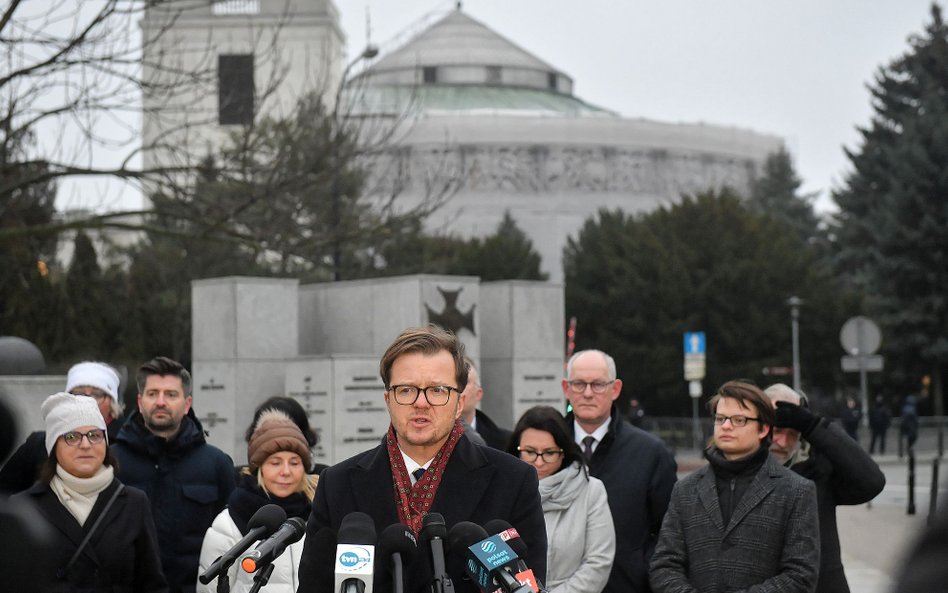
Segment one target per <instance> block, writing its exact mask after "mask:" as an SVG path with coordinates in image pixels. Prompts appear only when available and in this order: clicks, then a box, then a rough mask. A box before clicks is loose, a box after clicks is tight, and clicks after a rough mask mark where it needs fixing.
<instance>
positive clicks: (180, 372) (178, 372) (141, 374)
mask: <svg viewBox="0 0 948 593" xmlns="http://www.w3.org/2000/svg"><path fill="white" fill-rule="evenodd" d="M152 375H158V376H159V377H167V376H172V377H180V378H181V388H182V389H184V395H185V396H189V395H191V373H189V372H188V369H186V368H184V367H183V366H181V363H180V362H178V361H176V360H171V359H170V358H167V357H165V356H156V357H155V358H152V359H151V360H149V361H148V362H146V363H145V364H143V365H142V366H140V367H138V375H137V376H136V378H135V379H136V383H137V384H138V393H144V392H145V381H147V380H148V377H151V376H152Z"/></svg>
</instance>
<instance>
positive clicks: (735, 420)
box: [714, 414, 760, 428]
mask: <svg viewBox="0 0 948 593" xmlns="http://www.w3.org/2000/svg"><path fill="white" fill-rule="evenodd" d="M726 420H730V421H731V426H733V427H734V428H741V427H742V426H744V425H746V424H747V422H748V421H749V420H753V421H755V422H760V418H752V417H750V416H741V415H736V416H725V415H724V414H715V415H714V423H715V424H717V425H718V426H721V425H723V424H724V422H725V421H726Z"/></svg>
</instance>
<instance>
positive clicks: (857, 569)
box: [678, 452, 948, 593]
mask: <svg viewBox="0 0 948 593" xmlns="http://www.w3.org/2000/svg"><path fill="white" fill-rule="evenodd" d="M678 461H679V475H684V474H686V473H688V472H690V471H693V470H694V469H695V468H696V467H699V466H700V465H701V464H702V461H701V460H700V458H699V457H698V456H697V455H696V454H695V453H693V452H680V453H679V455H678ZM877 462H878V463H879V467H881V468H882V471H883V472H884V473H885V475H886V487H885V489H884V490H883V491H882V493H881V494H880V495H879V496H877V497H876V499H875V500H874V501H873V502H871V503H868V504H863V505H859V506H853V507H839V508H838V509H837V521H838V523H839V537H840V545H841V547H842V552H843V565H844V567H845V569H846V577H847V579H848V580H849V586H850V588H851V590H852V593H890V588H891V585H892V579H894V578H895V575H896V573H897V570H898V567H899V566H900V565H901V561H902V557H903V555H904V554H906V553H907V551H908V548H909V546H910V545H911V543H912V541H913V540H914V539H915V537H916V536H917V535H918V534H919V533H920V532H921V530H922V529H924V527H925V523H926V519H927V516H928V507H929V499H930V492H931V489H930V485H931V477H932V455H930V454H929V455H927V456H922V457H920V458H919V459H918V460H917V463H916V468H915V472H916V474H915V488H914V492H915V514H914V515H910V514H908V513H907V508H908V493H909V488H908V471H907V460H905V459H901V460H900V459H898V457H896V456H895V455H889V456H885V457H879V458H877ZM940 469H941V473H940V476H941V479H940V482H941V483H945V479H944V478H945V476H946V474H948V463H942V464H941V466H940ZM938 504H944V503H943V502H939V503H938Z"/></svg>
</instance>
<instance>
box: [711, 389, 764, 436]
mask: <svg viewBox="0 0 948 593" xmlns="http://www.w3.org/2000/svg"><path fill="white" fill-rule="evenodd" d="M722 397H729V398H731V399H736V400H738V401H739V402H742V404H743V405H744V406H746V407H748V408H750V409H752V410H755V412H756V413H757V417H758V418H760V424H761V426H763V425H766V426H770V427H773V425H774V417H775V412H774V407H773V405H772V404H771V403H770V399H768V398H767V396H766V395H764V392H763V391H761V389H760V387H758V386H756V385H754V384H753V383H748V382H746V381H728V382H727V383H725V384H724V385H722V386H720V387H718V392H717V393H716V394H715V395H714V397H712V398H711V400H710V401H708V411H709V412H711V415H712V416H713V415H714V414H715V413H716V410H717V409H718V402H719V401H721V398H722Z"/></svg>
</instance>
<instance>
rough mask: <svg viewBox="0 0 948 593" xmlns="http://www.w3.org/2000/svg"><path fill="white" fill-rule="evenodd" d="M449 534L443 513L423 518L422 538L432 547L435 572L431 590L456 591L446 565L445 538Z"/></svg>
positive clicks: (439, 591) (439, 592) (440, 592)
mask: <svg viewBox="0 0 948 593" xmlns="http://www.w3.org/2000/svg"><path fill="white" fill-rule="evenodd" d="M447 535H448V528H447V526H446V525H445V524H444V516H443V515H441V513H428V514H427V515H425V516H424V517H423V518H422V519H421V538H422V539H423V540H425V541H427V542H428V544H429V546H430V548H431V566H432V568H433V572H434V580H433V581H432V583H431V590H432V591H433V592H434V593H448V592H451V593H453V592H454V583H452V582H451V579H450V577H448V571H447V570H445V567H444V538H445V537H447Z"/></svg>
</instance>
